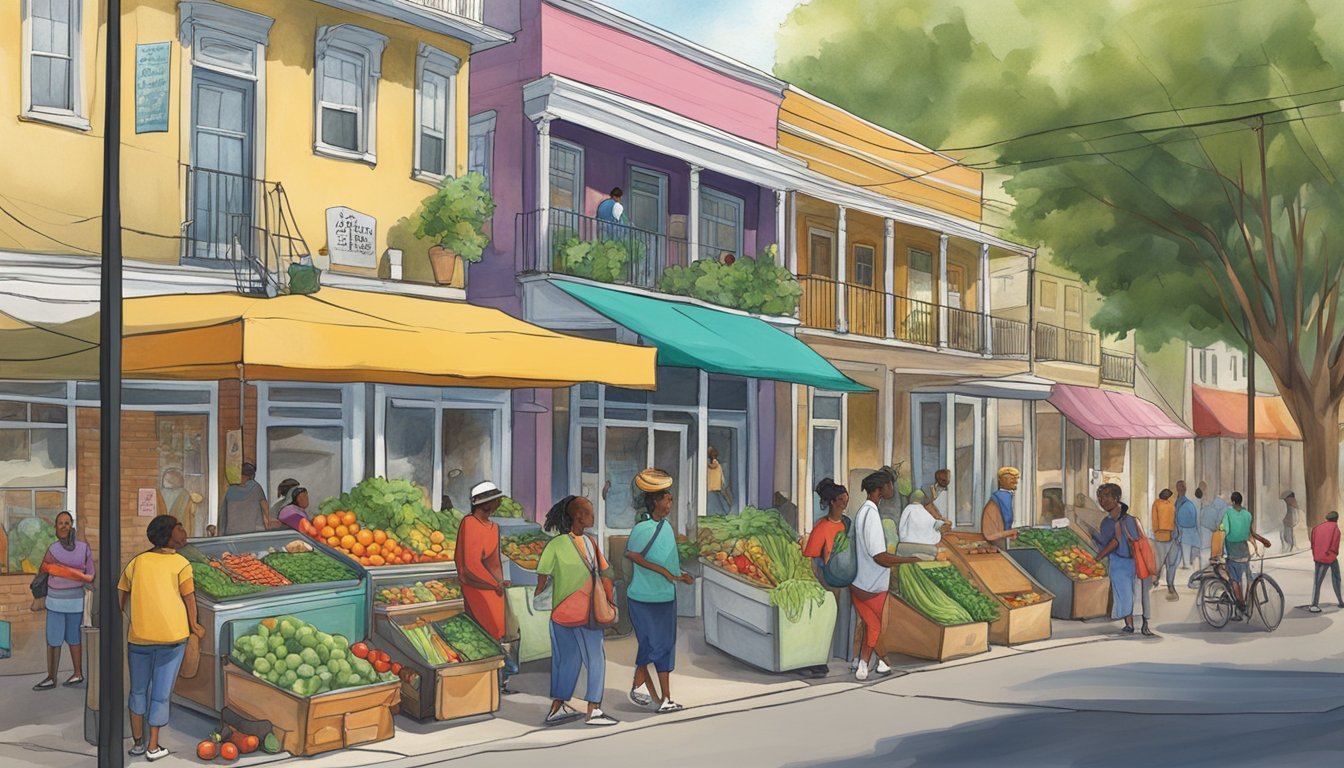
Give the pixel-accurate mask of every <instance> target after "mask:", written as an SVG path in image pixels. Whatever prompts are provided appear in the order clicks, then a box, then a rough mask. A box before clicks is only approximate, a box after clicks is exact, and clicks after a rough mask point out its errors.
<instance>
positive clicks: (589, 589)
mask: <svg viewBox="0 0 1344 768" xmlns="http://www.w3.org/2000/svg"><path fill="white" fill-rule="evenodd" d="M566 535H567V534H566ZM569 538H570V541H571V542H573V544H574V548H575V549H576V550H577V551H578V553H579V559H580V560H582V561H583V562H584V564H585V565H587V567H588V573H589V576H590V577H591V578H589V580H588V581H587V582H586V583H585V584H584V585H583V586H582V587H580V588H578V589H576V590H574V592H573V593H572V594H570V595H569V596H568V597H566V598H565V599H564V600H561V601H560V604H559V605H557V606H555V608H554V609H553V610H552V611H551V621H553V622H555V623H556V624H559V625H560V626H562V627H592V628H603V627H610V626H612V625H614V624H615V623H616V620H617V618H618V617H617V613H616V602H615V598H614V592H615V589H614V587H613V586H612V583H611V579H608V578H607V577H605V576H602V575H601V574H600V573H599V568H598V559H597V543H596V542H595V541H593V538H592V537H591V536H584V537H583V540H584V546H582V547H580V546H579V543H578V542H577V541H574V537H572V536H570V537H569ZM590 548H591V551H592V553H591V555H590V554H589V551H588V550H589V549H590ZM599 585H600V586H599Z"/></svg>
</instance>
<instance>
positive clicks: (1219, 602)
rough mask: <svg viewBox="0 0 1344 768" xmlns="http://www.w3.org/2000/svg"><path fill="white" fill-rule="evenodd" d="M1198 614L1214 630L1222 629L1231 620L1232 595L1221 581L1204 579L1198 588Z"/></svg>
mask: <svg viewBox="0 0 1344 768" xmlns="http://www.w3.org/2000/svg"><path fill="white" fill-rule="evenodd" d="M1199 612H1200V614H1201V615H1202V616H1203V617H1204V621H1205V622H1206V623H1207V624H1208V625H1209V626H1211V627H1213V628H1214V629H1222V628H1223V627H1225V626H1227V622H1228V621H1230V620H1231V619H1232V595H1231V594H1230V593H1229V592H1228V591H1227V584H1226V583H1224V582H1223V581H1222V580H1221V579H1205V580H1204V583H1203V584H1202V585H1201V586H1200V588H1199Z"/></svg>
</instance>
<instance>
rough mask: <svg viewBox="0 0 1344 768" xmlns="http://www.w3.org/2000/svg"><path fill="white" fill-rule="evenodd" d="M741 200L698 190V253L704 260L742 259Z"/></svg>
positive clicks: (702, 189) (706, 190)
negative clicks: (728, 255) (735, 257)
mask: <svg viewBox="0 0 1344 768" xmlns="http://www.w3.org/2000/svg"><path fill="white" fill-rule="evenodd" d="M742 207H743V206H742V198H740V197H734V196H732V195H729V194H725V193H723V192H720V191H718V190H716V189H706V188H701V190H700V251H701V256H702V257H703V258H710V259H716V258H718V257H720V256H722V255H723V254H725V253H731V254H733V255H734V256H741V255H742Z"/></svg>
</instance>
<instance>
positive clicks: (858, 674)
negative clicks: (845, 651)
mask: <svg viewBox="0 0 1344 768" xmlns="http://www.w3.org/2000/svg"><path fill="white" fill-rule="evenodd" d="M854 678H855V679H857V680H867V679H868V662H867V661H860V662H859V668H858V670H857V671H855V673H854Z"/></svg>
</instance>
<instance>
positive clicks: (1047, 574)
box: [1008, 523, 1111, 619]
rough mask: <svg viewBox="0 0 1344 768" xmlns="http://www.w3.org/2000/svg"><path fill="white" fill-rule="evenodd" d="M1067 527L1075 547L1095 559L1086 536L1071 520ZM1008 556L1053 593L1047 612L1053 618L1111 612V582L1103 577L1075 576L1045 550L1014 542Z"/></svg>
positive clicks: (1094, 615) (1102, 614)
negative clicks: (1053, 559)
mask: <svg viewBox="0 0 1344 768" xmlns="http://www.w3.org/2000/svg"><path fill="white" fill-rule="evenodd" d="M1068 530H1070V531H1072V532H1073V534H1074V536H1075V537H1076V538H1077V540H1078V544H1077V546H1078V547H1079V548H1081V549H1082V550H1083V551H1085V552H1087V553H1088V554H1090V555H1092V556H1093V557H1094V558H1095V557H1096V555H1097V551H1096V549H1095V548H1093V546H1092V545H1091V543H1089V541H1088V538H1087V536H1086V535H1084V534H1083V532H1082V530H1081V529H1079V528H1078V527H1077V526H1076V525H1074V524H1073V523H1070V524H1069V526H1068ZM1008 556H1009V557H1011V558H1013V560H1014V561H1016V562H1017V564H1018V565H1020V566H1022V569H1023V570H1025V571H1026V572H1027V573H1028V574H1030V575H1031V577H1032V578H1033V579H1035V580H1036V582H1037V583H1039V584H1040V585H1042V586H1043V587H1045V588H1046V589H1047V590H1049V591H1050V592H1051V593H1053V594H1054V596H1055V599H1054V601H1053V602H1052V604H1051V607H1050V615H1051V616H1052V617H1054V618H1056V619H1095V618H1098V617H1101V616H1109V615H1110V613H1111V581H1110V579H1108V578H1105V577H1098V578H1089V579H1076V578H1074V577H1072V576H1070V575H1068V574H1067V573H1065V572H1064V571H1063V570H1061V569H1060V567H1059V566H1058V565H1056V564H1055V563H1054V562H1051V560H1050V558H1048V557H1046V556H1045V553H1044V552H1042V551H1041V550H1039V549H1037V548H1036V547H1033V546H1030V545H1023V544H1018V543H1017V541H1013V542H1012V544H1010V546H1009V548H1008Z"/></svg>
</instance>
